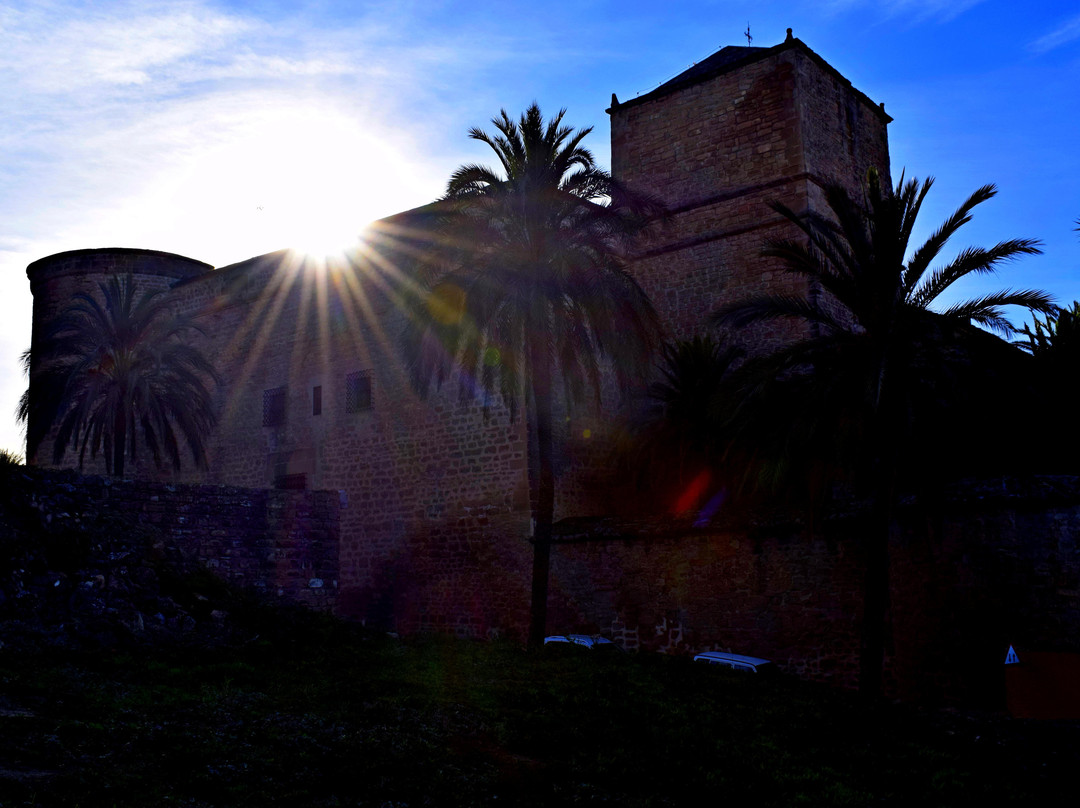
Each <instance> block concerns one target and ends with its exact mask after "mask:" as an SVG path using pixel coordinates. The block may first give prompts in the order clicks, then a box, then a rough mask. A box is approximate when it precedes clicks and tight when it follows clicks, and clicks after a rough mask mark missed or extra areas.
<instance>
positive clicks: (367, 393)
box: [345, 370, 371, 412]
mask: <svg viewBox="0 0 1080 808" xmlns="http://www.w3.org/2000/svg"><path fill="white" fill-rule="evenodd" d="M370 409H371V374H370V373H369V372H368V371H366V370H360V371H357V372H356V373H350V374H349V375H348V376H346V377H345V412H363V411H365V410H370Z"/></svg>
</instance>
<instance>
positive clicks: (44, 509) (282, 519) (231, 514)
mask: <svg viewBox="0 0 1080 808" xmlns="http://www.w3.org/2000/svg"><path fill="white" fill-rule="evenodd" d="M0 505H2V506H3V507H4V509H6V508H7V507H17V508H22V509H26V508H29V509H32V510H35V511H38V512H40V513H41V514H42V519H43V520H44V521H45V522H46V523H48V524H49V525H50V526H51V528H53V529H56V528H57V527H58V526H60V525H63V524H65V523H66V524H70V525H71V526H72V527H73V528H75V529H78V528H79V527H80V526H81V525H93V524H96V523H97V522H98V521H99V520H100V519H101V518H103V517H108V518H109V519H111V520H118V521H121V522H123V521H130V522H131V523H132V524H136V525H147V526H149V527H150V528H152V529H153V530H154V531H155V532H156V533H157V534H159V535H160V536H161V538H162V540H164V541H165V542H167V543H168V544H169V545H171V547H172V548H174V549H176V550H178V551H179V552H180V554H181V555H182V556H183V557H185V558H189V559H196V560H198V561H199V562H201V563H202V564H203V565H204V566H205V567H207V568H208V569H210V570H212V571H213V572H214V573H216V574H217V575H218V576H220V577H221V578H223V579H224V580H225V581H227V582H229V583H231V584H233V585H236V586H239V587H250V588H253V589H256V590H258V591H262V592H264V593H266V594H267V595H271V596H278V597H282V598H285V599H287V600H289V601H292V602H294V603H301V604H304V605H307V606H310V607H311V608H314V609H320V610H325V611H333V610H335V609H336V608H337V604H338V589H339V587H338V566H339V562H338V547H339V541H340V501H339V495H338V493H337V492H336V491H272V490H266V489H245V488H239V487H236V486H217V485H194V486H185V485H171V484H168V483H160V482H150V481H143V480H139V481H133V480H115V479H111V478H107V477H91V476H80V475H76V474H75V473H73V472H71V471H50V470H45V469H34V470H31V471H27V472H19V471H18V470H17V469H14V470H9V471H8V472H7V473H6V474H5V491H4V496H3V503H0Z"/></svg>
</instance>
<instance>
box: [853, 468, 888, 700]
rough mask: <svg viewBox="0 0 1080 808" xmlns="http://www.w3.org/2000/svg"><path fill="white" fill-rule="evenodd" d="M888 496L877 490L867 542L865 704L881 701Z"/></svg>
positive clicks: (862, 691)
mask: <svg viewBox="0 0 1080 808" xmlns="http://www.w3.org/2000/svg"><path fill="white" fill-rule="evenodd" d="M889 496H890V495H889V493H888V490H887V489H885V488H884V487H877V490H876V491H875V493H874V501H873V503H872V504H871V518H870V526H869V530H868V532H867V536H866V542H865V553H866V558H865V564H866V569H865V573H864V575H865V577H864V580H863V621H862V638H861V644H860V650H859V695H860V696H861V697H862V699H863V701H865V702H875V701H877V700H878V699H879V698H880V697H881V692H882V681H883V669H884V666H885V617H886V614H887V612H888V608H889V527H890V524H891V521H892V519H891V509H890V507H889V504H890V503H889Z"/></svg>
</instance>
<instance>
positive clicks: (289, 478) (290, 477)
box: [274, 474, 307, 491]
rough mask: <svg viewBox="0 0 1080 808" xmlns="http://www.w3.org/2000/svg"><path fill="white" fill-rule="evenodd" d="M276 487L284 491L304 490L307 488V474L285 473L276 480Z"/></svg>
mask: <svg viewBox="0 0 1080 808" xmlns="http://www.w3.org/2000/svg"><path fill="white" fill-rule="evenodd" d="M274 488H277V489H278V490H283V491H303V490H305V489H306V488H307V475H306V474H283V475H282V476H280V477H278V478H277V479H276V480H274Z"/></svg>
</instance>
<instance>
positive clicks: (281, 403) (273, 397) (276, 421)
mask: <svg viewBox="0 0 1080 808" xmlns="http://www.w3.org/2000/svg"><path fill="white" fill-rule="evenodd" d="M285 392H286V388H284V387H272V388H270V389H269V390H263V412H262V416H263V417H262V423H263V426H281V425H283V424H284V423H285Z"/></svg>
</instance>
